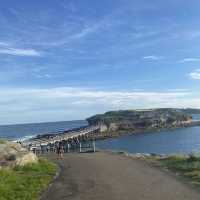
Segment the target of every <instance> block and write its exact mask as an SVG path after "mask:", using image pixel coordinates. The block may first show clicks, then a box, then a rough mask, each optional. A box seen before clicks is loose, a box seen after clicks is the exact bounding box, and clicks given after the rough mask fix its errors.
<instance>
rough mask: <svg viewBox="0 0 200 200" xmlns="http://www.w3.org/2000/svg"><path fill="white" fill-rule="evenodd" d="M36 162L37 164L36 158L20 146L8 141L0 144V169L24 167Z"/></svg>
mask: <svg viewBox="0 0 200 200" xmlns="http://www.w3.org/2000/svg"><path fill="white" fill-rule="evenodd" d="M36 162H38V158H37V156H36V155H35V154H33V153H30V152H29V151H28V150H27V149H25V148H23V147H22V146H21V145H20V144H18V143H14V142H8V141H7V142H5V143H4V144H0V167H13V166H16V165H20V166H24V165H26V164H28V163H36Z"/></svg>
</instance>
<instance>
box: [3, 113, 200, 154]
mask: <svg viewBox="0 0 200 200" xmlns="http://www.w3.org/2000/svg"><path fill="white" fill-rule="evenodd" d="M193 119H194V120H200V115H195V116H193ZM85 125H87V122H86V121H84V120H83V121H66V122H50V123H39V124H21V125H9V126H0V137H3V138H8V139H12V140H16V139H19V138H29V137H33V136H36V135H38V134H46V133H52V132H59V131H63V130H69V129H72V128H78V127H81V126H85ZM96 146H97V148H99V149H106V150H116V151H127V152H130V153H158V154H171V153H191V152H200V126H196V127H189V128H181V129H174V130H168V131H161V132H151V133H144V134H142V133H140V134H135V135H126V136H123V137H120V138H113V139H106V140H101V141H97V142H96Z"/></svg>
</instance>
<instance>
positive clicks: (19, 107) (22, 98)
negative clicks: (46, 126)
mask: <svg viewBox="0 0 200 200" xmlns="http://www.w3.org/2000/svg"><path fill="white" fill-rule="evenodd" d="M0 91H1V92H0V112H1V116H0V123H1V124H3V123H22V122H34V121H35V122H39V121H58V120H72V119H84V118H86V117H88V116H90V115H93V114H96V113H102V112H105V111H108V110H118V109H136V108H139V109H140V108H154V107H182V106H185V107H187V106H190V105H191V102H195V105H199V106H200V103H198V101H197V100H195V101H194V100H193V101H191V99H189V97H190V93H189V92H185V91H184V92H154V91H152V92H147V91H115V92H114V91H103V90H92V89H87V88H74V87H72V88H70V87H61V88H49V89H20V88H13V89H1V90H0ZM199 102H200V101H199Z"/></svg>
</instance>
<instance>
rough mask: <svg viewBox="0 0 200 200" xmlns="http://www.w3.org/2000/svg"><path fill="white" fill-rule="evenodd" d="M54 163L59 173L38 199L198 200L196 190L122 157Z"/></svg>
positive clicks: (68, 157) (90, 157)
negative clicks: (57, 164)
mask: <svg viewBox="0 0 200 200" xmlns="http://www.w3.org/2000/svg"><path fill="white" fill-rule="evenodd" d="M51 159H53V160H56V159H55V157H54V156H52V157H51ZM57 162H59V164H60V166H61V174H60V176H59V177H58V178H57V180H55V182H54V183H53V185H52V187H50V189H49V190H48V191H47V192H46V194H45V195H44V197H43V198H42V200H199V199H200V193H199V192H198V191H195V190H193V189H192V188H191V187H190V186H187V185H186V184H184V183H181V182H179V181H178V180H177V179H176V178H175V177H172V176H171V175H169V174H167V173H166V172H163V171H162V170H159V169H157V168H155V167H152V166H150V165H149V164H148V163H147V162H144V161H140V160H133V159H131V158H128V157H125V156H123V155H117V154H111V153H102V152H100V153H90V154H89V153H88V154H87V153H82V154H76V153H74V154H66V155H65V157H64V159H63V160H62V161H57Z"/></svg>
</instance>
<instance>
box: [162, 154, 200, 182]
mask: <svg viewBox="0 0 200 200" xmlns="http://www.w3.org/2000/svg"><path fill="white" fill-rule="evenodd" d="M160 161H161V163H162V165H163V166H165V167H167V168H168V169H170V170H172V171H175V172H178V173H180V174H181V175H183V176H184V177H186V178H189V179H190V180H191V181H192V182H193V183H196V184H200V156H198V155H195V154H191V155H190V156H189V157H186V156H171V157H169V158H166V159H162V160H160Z"/></svg>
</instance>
